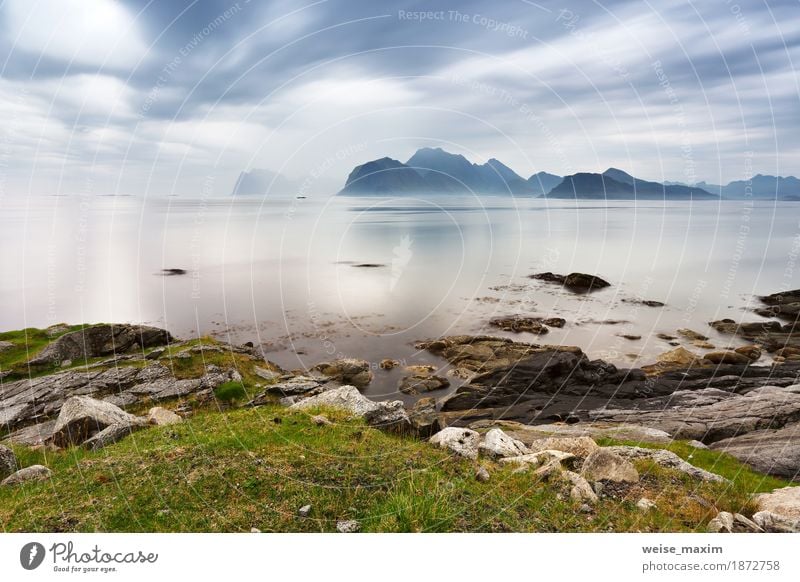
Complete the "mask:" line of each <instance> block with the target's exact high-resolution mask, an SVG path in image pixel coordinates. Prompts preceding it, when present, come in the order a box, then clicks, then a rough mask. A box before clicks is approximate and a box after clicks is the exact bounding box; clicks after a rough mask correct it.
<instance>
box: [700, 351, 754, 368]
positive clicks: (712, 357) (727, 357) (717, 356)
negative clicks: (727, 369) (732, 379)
mask: <svg viewBox="0 0 800 582" xmlns="http://www.w3.org/2000/svg"><path fill="white" fill-rule="evenodd" d="M703 358H704V359H706V360H708V361H709V362H713V363H714V364H743V365H746V364H749V363H750V358H748V357H747V356H745V355H742V354H739V353H736V352H731V351H721V352H709V353H707V354H705V355H704V356H703Z"/></svg>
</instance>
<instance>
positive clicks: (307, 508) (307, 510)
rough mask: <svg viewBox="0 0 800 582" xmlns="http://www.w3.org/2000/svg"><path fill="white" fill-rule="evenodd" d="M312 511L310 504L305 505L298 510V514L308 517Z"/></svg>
mask: <svg viewBox="0 0 800 582" xmlns="http://www.w3.org/2000/svg"><path fill="white" fill-rule="evenodd" d="M310 513H311V506H310V505H304V506H303V507H301V508H300V509H298V510H297V515H298V516H300V517H308V516H309V514H310Z"/></svg>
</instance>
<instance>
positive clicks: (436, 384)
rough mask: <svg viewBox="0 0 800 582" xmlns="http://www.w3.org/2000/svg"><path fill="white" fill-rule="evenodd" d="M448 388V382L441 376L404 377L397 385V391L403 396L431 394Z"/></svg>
mask: <svg viewBox="0 0 800 582" xmlns="http://www.w3.org/2000/svg"><path fill="white" fill-rule="evenodd" d="M448 386H450V380H448V379H447V378H443V377H442V376H434V375H413V376H406V377H405V378H403V379H402V380H400V383H399V384H398V390H400V392H403V393H404V394H419V393H420V392H433V391H434V390H441V389H443V388H447V387H448Z"/></svg>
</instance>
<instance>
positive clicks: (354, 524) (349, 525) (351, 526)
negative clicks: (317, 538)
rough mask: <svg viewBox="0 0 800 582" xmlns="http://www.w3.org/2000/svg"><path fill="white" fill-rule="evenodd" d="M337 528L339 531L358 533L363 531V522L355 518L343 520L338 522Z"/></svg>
mask: <svg viewBox="0 0 800 582" xmlns="http://www.w3.org/2000/svg"><path fill="white" fill-rule="evenodd" d="M336 529H337V531H338V532H339V533H357V532H359V531H361V524H360V523H359V522H358V521H356V520H354V519H347V520H341V521H337V522H336Z"/></svg>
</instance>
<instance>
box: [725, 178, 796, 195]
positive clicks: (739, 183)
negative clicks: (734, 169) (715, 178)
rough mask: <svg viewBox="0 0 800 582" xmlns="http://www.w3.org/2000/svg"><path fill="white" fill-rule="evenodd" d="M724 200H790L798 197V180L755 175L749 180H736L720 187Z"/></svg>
mask: <svg viewBox="0 0 800 582" xmlns="http://www.w3.org/2000/svg"><path fill="white" fill-rule="evenodd" d="M722 196H723V197H725V198H734V199H742V198H751V197H752V198H753V199H754V200H775V199H778V200H792V199H794V198H796V197H798V196H800V180H798V179H797V178H795V177H794V176H786V177H783V176H765V175H764V174H756V175H755V176H753V177H752V178H751V179H750V180H736V181H735V182H730V183H729V184H728V185H727V186H723V187H722Z"/></svg>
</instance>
